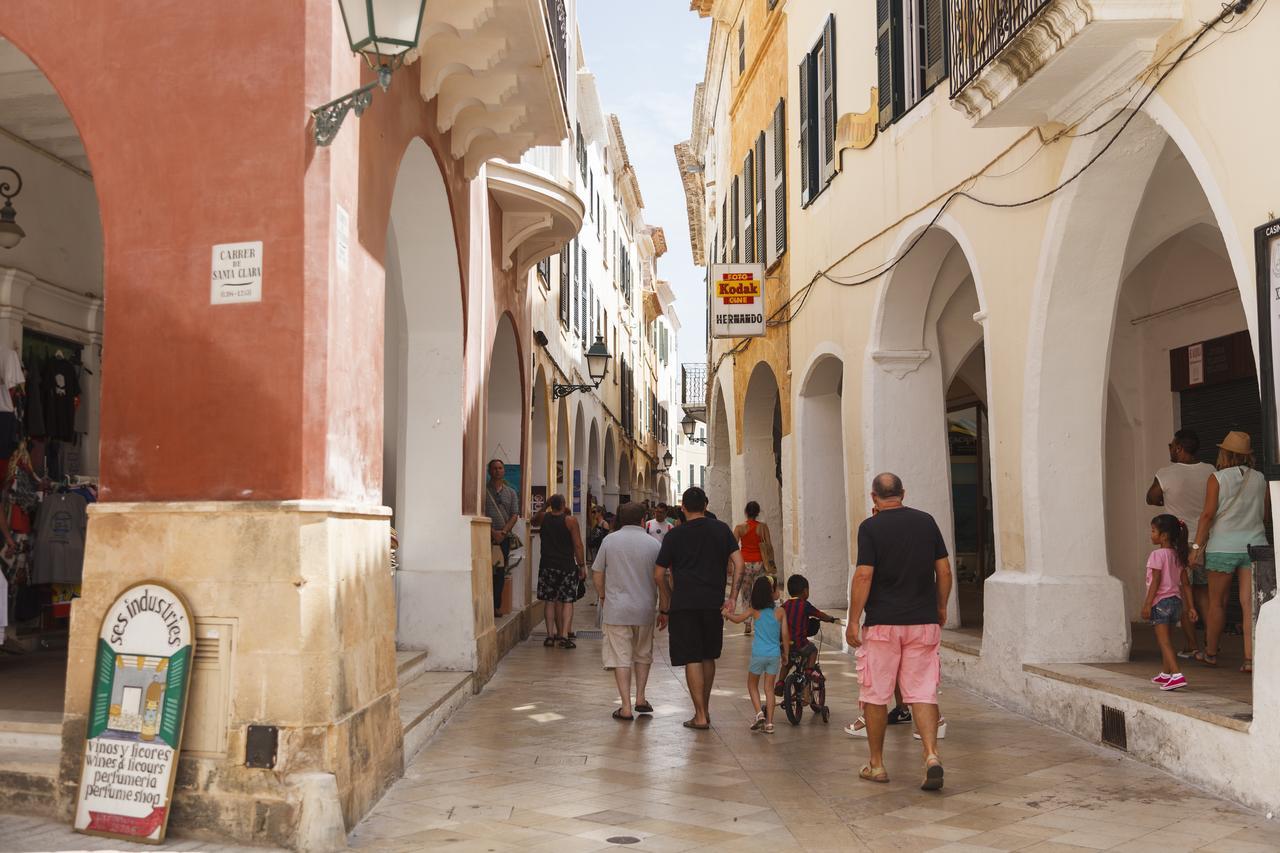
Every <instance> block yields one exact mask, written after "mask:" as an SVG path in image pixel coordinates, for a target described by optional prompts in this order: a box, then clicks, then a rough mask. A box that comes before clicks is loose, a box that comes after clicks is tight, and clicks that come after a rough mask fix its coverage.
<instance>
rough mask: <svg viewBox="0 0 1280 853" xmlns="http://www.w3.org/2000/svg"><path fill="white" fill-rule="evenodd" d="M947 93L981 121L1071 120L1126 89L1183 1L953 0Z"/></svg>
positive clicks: (1028, 123)
mask: <svg viewBox="0 0 1280 853" xmlns="http://www.w3.org/2000/svg"><path fill="white" fill-rule="evenodd" d="M950 4H951V7H950V15H951V98H952V104H953V106H955V108H956V109H958V110H961V111H962V112H964V113H965V114H966V115H967V116H968V117H969V118H970V119H971V120H972V121H973V122H974V124H975V125H977V126H978V127H1029V126H1033V125H1040V124H1046V123H1049V122H1062V123H1064V124H1071V123H1073V122H1075V121H1077V120H1079V119H1081V118H1083V117H1084V116H1085V114H1086V113H1087V112H1088V110H1089V108H1090V107H1092V106H1094V104H1095V103H1096V95H1097V93H1098V92H1100V91H1101V92H1110V91H1113V90H1115V89H1117V88H1120V87H1123V86H1124V85H1126V84H1127V83H1129V82H1130V81H1131V80H1132V79H1133V78H1134V77H1135V76H1136V75H1137V74H1138V73H1140V72H1141V71H1142V70H1143V69H1144V68H1146V67H1147V65H1148V64H1149V63H1150V61H1151V59H1152V55H1153V54H1154V52H1155V45H1156V40H1157V39H1158V38H1159V37H1160V36H1162V35H1163V34H1164V33H1166V32H1167V31H1168V30H1169V29H1170V28H1171V27H1173V26H1174V25H1176V24H1177V23H1179V22H1180V21H1181V20H1182V7H1183V4H1182V0H950Z"/></svg>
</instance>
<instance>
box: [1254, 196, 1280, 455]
mask: <svg viewBox="0 0 1280 853" xmlns="http://www.w3.org/2000/svg"><path fill="white" fill-rule="evenodd" d="M1253 241H1254V254H1255V256H1256V258H1257V265H1258V338H1259V339H1258V362H1259V364H1261V366H1262V383H1261V385H1262V423H1263V431H1264V432H1265V433H1266V435H1265V436H1264V439H1265V440H1264V441H1263V442H1262V454H1261V458H1260V459H1259V460H1258V461H1259V463H1260V464H1261V465H1262V470H1263V471H1264V472H1265V473H1266V475H1267V477H1268V478H1269V479H1280V434H1278V430H1277V424H1278V423H1280V417H1278V416H1277V415H1278V413H1277V406H1278V405H1280V400H1277V394H1276V377H1278V376H1280V219H1275V220H1272V221H1271V222H1268V223H1267V224H1266V225H1262V226H1259V227H1258V228H1256V229H1254V232H1253Z"/></svg>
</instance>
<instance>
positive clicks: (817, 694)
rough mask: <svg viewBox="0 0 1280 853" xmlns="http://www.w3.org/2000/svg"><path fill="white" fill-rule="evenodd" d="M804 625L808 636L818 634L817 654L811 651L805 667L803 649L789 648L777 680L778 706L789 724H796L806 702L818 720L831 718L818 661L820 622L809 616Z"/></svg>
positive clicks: (820, 636) (820, 643)
mask: <svg viewBox="0 0 1280 853" xmlns="http://www.w3.org/2000/svg"><path fill="white" fill-rule="evenodd" d="M808 628H809V630H808V632H807V633H808V635H809V636H810V637H813V636H817V637H818V654H817V655H814V658H813V666H812V667H808V668H806V667H805V666H804V655H803V653H802V652H801V651H799V650H792V652H791V655H790V657H789V659H788V660H787V669H786V677H785V678H783V680H782V684H781V687H782V710H784V711H786V712H787V719H788V720H790V721H791V725H793V726H798V725H800V719H801V718H802V717H803V716H804V709H805V706H806V705H808V706H809V708H810V709H812V710H813V713H814V714H815V715H817V716H819V717H821V718H822V722H824V723H827V722H830V721H831V709H830V708H829V707H827V677H826V676H825V675H823V673H822V665H821V664H820V663H819V662H818V657H819V655H821V653H822V635H821V628H822V625H821V624H820V623H819V622H818V620H817V619H810V620H809V626H808Z"/></svg>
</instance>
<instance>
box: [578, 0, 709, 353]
mask: <svg viewBox="0 0 1280 853" xmlns="http://www.w3.org/2000/svg"><path fill="white" fill-rule="evenodd" d="M578 28H579V31H580V32H581V34H582V47H583V51H584V53H585V54H586V57H587V67H588V68H589V69H590V70H591V71H592V73H594V74H595V76H596V85H597V87H598V89H599V91H600V100H601V102H602V106H603V107H604V112H605V114H606V115H608V114H609V113H617V115H618V118H619V120H620V121H621V122H622V135H623V138H624V139H625V140H626V143H627V153H628V154H629V155H630V156H631V163H632V165H633V166H635V170H636V177H637V178H639V180H640V194H641V195H642V196H644V203H645V211H644V218H645V222H647V223H648V224H649V225H657V226H659V227H661V228H662V230H663V232H664V233H665V234H666V235H667V254H666V255H664V256H663V257H662V258H661V259H660V260H659V261H658V278H660V279H663V280H665V281H669V282H671V287H672V289H673V290H674V291H675V295H676V303H675V309H676V313H677V314H678V316H679V318H680V340H679V344H680V361H682V362H689V361H697V362H700V361H703V360H704V358H705V355H706V296H705V293H704V290H703V277H702V271H701V269H699V268H698V267H696V266H694V264H693V254H692V251H691V250H690V247H689V219H688V216H687V215H686V213H685V198H684V188H683V185H682V184H681V182H680V172H679V169H677V167H676V155H675V150H674V149H675V145H676V143H677V142H683V141H684V140H686V139H688V138H689V135H690V129H691V127H692V123H693V89H694V87H695V86H696V85H697V84H698V83H700V82H701V81H702V75H703V72H704V71H705V69H706V59H707V38H708V34H709V33H710V30H711V25H710V21H709V20H705V19H702V18H699V17H698V15H697V13H695V12H690V11H689V0H644V2H642V3H624V2H622V0H578Z"/></svg>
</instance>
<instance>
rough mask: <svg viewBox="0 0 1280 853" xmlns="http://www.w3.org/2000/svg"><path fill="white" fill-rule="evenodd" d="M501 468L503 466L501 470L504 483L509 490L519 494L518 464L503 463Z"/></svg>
mask: <svg viewBox="0 0 1280 853" xmlns="http://www.w3.org/2000/svg"><path fill="white" fill-rule="evenodd" d="M502 468H503V471H502V479H503V481H504V482H506V484H507V485H508V486H510V487H511V491H513V492H515V493H516V495H519V494H520V466H519V465H509V464H508V465H503V466H502Z"/></svg>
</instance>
